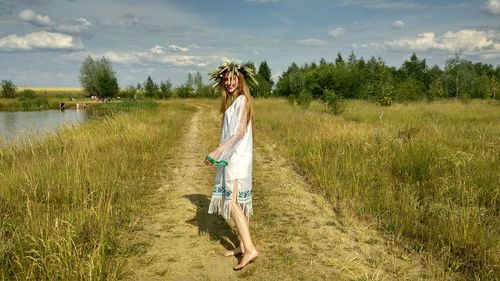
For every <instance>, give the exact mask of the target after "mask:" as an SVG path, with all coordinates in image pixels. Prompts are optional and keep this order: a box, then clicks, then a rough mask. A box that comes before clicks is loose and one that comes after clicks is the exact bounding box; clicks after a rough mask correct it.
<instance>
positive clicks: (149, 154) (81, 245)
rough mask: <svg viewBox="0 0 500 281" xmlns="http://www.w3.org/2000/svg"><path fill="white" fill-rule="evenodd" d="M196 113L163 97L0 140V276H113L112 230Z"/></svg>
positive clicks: (117, 250)
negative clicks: (22, 140) (17, 140)
mask: <svg viewBox="0 0 500 281" xmlns="http://www.w3.org/2000/svg"><path fill="white" fill-rule="evenodd" d="M112 110H113V109H112ZM192 112H193V109H192V108H191V107H188V106H184V105H181V104H179V103H176V102H167V103H164V104H162V105H161V106H159V107H156V108H151V107H150V109H148V110H131V111H127V112H119V113H116V114H114V115H112V116H111V117H103V118H100V119H97V120H92V121H89V122H87V123H85V124H82V125H79V126H75V127H67V128H64V129H62V130H60V131H58V133H57V134H54V135H51V136H49V137H47V138H45V139H43V140H42V139H37V138H32V139H30V140H29V142H28V144H27V145H23V146H17V145H7V146H2V147H0V279H1V280H96V279H97V280H108V279H119V278H120V276H121V275H122V274H123V270H122V265H123V257H125V256H127V255H128V253H127V251H130V249H129V248H127V246H126V245H124V244H123V243H122V242H123V241H122V240H120V236H119V235H118V234H119V233H120V231H123V229H124V228H126V227H127V223H128V221H129V218H130V215H131V214H135V213H138V212H140V209H141V208H142V205H141V198H142V197H143V195H144V194H147V193H149V192H151V191H152V190H155V189H156V184H157V182H156V181H157V179H156V176H157V174H158V173H159V171H160V170H161V169H162V165H163V164H162V163H164V162H163V161H161V160H163V159H165V157H167V158H168V157H171V155H170V153H171V152H172V148H173V147H174V146H175V144H176V142H177V141H178V140H179V138H180V136H181V133H182V130H181V128H182V127H183V126H184V125H185V123H186V120H189V116H190V115H191V114H192ZM131 152H133V153H131ZM120 258H122V259H120Z"/></svg>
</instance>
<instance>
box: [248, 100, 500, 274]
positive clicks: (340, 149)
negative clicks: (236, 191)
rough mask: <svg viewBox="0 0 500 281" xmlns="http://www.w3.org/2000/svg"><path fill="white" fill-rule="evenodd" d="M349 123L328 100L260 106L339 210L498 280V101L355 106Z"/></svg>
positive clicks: (262, 117) (281, 143) (259, 132)
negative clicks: (307, 105)
mask: <svg viewBox="0 0 500 281" xmlns="http://www.w3.org/2000/svg"><path fill="white" fill-rule="evenodd" d="M347 107H348V111H347V112H346V113H344V115H343V116H341V117H335V116H332V115H329V114H326V113H325V112H324V111H325V108H324V107H323V106H322V105H320V104H313V106H312V107H311V109H310V110H307V111H304V110H302V109H300V108H299V107H297V106H295V107H293V106H291V105H290V104H289V103H288V102H287V101H285V100H278V99H271V100H258V101H257V102H256V106H255V108H256V117H257V119H256V126H255V128H256V133H255V134H256V138H262V137H269V138H270V139H272V140H273V142H275V143H277V144H278V147H279V150H280V151H282V152H283V153H284V154H285V155H287V156H288V157H290V159H291V160H293V161H294V162H295V164H296V167H297V169H298V170H299V171H300V172H301V173H302V174H304V175H305V176H307V178H308V179H309V181H311V182H312V183H313V185H314V186H316V188H317V190H316V191H317V192H321V193H324V194H325V195H326V196H327V197H328V198H330V199H331V201H332V202H333V204H334V207H335V208H336V209H337V211H338V212H339V213H340V214H343V215H345V216H348V215H349V214H350V213H351V212H353V213H355V214H357V215H358V216H361V217H365V218H366V219H368V220H371V219H376V221H377V222H378V223H379V224H380V227H381V228H383V229H385V230H388V231H390V232H392V233H395V234H396V235H397V236H401V237H405V238H410V240H409V241H411V244H412V245H413V247H414V248H416V249H426V250H430V251H431V252H433V253H435V254H436V256H437V257H439V258H441V259H442V260H443V261H444V262H445V264H447V265H448V268H449V270H452V271H461V272H465V273H466V274H468V275H469V276H470V278H471V279H477V280H495V279H499V278H500V267H499V263H500V254H499V253H500V187H499V184H500V182H499V175H500V165H499V149H498V147H499V145H500V138H499V137H500V136H499V132H500V125H499V123H498V120H500V110H499V107H498V104H491V103H489V102H486V101H477V102H476V101H472V102H470V103H468V104H465V103H461V102H454V101H443V102H435V103H412V104H408V105H403V104H398V105H394V106H392V107H389V108H386V109H385V113H384V116H383V118H382V122H379V116H380V109H379V108H378V107H377V106H375V105H373V104H370V103H366V102H361V101H353V102H350V103H349V104H348V106H347Z"/></svg>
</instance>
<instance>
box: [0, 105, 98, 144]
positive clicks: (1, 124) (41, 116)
mask: <svg viewBox="0 0 500 281" xmlns="http://www.w3.org/2000/svg"><path fill="white" fill-rule="evenodd" d="M90 116H91V111H90V110H87V109H83V110H82V109H67V110H64V111H61V110H42V111H17V112H0V143H1V142H2V141H4V142H9V141H13V140H19V141H23V139H25V138H26V137H27V136H29V135H33V134H37V135H45V134H47V133H50V132H53V131H55V130H56V129H57V128H59V127H60V126H61V125H71V124H77V123H80V122H83V121H85V120H87V119H89V118H90Z"/></svg>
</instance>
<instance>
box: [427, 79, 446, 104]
mask: <svg viewBox="0 0 500 281" xmlns="http://www.w3.org/2000/svg"><path fill="white" fill-rule="evenodd" d="M445 96H446V91H445V89H444V85H443V81H441V79H440V78H439V77H437V78H435V79H434V80H432V82H431V86H430V87H429V91H428V92H427V100H428V101H433V100H435V99H436V98H443V97H445Z"/></svg>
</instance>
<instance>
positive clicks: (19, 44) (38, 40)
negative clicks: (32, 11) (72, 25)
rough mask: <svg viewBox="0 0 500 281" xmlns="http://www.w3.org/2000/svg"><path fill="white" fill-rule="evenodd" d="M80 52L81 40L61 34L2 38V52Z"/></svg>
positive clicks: (46, 33)
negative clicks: (39, 50)
mask: <svg viewBox="0 0 500 281" xmlns="http://www.w3.org/2000/svg"><path fill="white" fill-rule="evenodd" d="M38 49H44V50H78V49H83V44H82V42H81V40H80V39H79V38H75V37H73V36H70V35H67V34H61V33H53V32H47V31H40V32H34V33H29V34H26V35H25V36H21V37H19V36H17V35H15V34H13V35H9V36H6V37H3V38H0V51H7V52H9V51H35V50H38Z"/></svg>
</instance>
